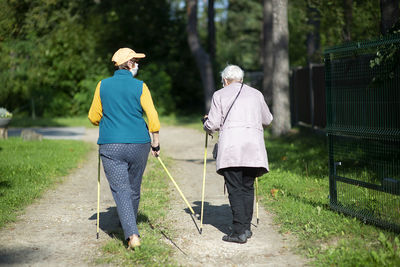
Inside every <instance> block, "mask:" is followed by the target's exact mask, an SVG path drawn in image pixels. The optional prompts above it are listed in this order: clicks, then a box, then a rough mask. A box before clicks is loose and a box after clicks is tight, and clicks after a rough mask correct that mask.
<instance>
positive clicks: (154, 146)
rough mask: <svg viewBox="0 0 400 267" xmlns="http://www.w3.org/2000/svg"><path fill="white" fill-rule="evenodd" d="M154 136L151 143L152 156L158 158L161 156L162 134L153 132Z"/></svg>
mask: <svg viewBox="0 0 400 267" xmlns="http://www.w3.org/2000/svg"><path fill="white" fill-rule="evenodd" d="M151 134H152V137H153V138H152V142H151V154H152V155H153V156H154V157H158V156H159V155H160V134H159V132H153V133H151Z"/></svg>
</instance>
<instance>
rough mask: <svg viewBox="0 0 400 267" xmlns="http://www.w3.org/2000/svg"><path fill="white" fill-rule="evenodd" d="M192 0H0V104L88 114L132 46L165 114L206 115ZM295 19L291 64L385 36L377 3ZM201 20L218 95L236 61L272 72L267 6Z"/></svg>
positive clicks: (25, 112)
mask: <svg viewBox="0 0 400 267" xmlns="http://www.w3.org/2000/svg"><path fill="white" fill-rule="evenodd" d="M190 2H193V1H190V0H187V1H182V0H146V1H144V0H130V1H125V0H113V1H105V0H94V1H84V0H71V1H62V0H1V1H0V69H1V72H0V84H1V85H2V86H1V88H0V106H4V107H5V108H7V109H8V110H10V111H11V112H13V113H14V116H21V117H26V116H31V117H33V118H35V117H57V116H58V117H59V116H64V117H65V116H77V115H85V114H87V111H88V109H89V107H90V104H91V100H92V97H93V93H94V89H95V87H96V84H97V82H98V81H99V80H101V79H103V78H105V77H108V76H111V75H112V73H113V70H114V67H113V65H112V63H111V57H112V55H113V53H114V52H115V51H116V50H117V49H118V48H120V47H130V48H133V49H134V50H135V51H137V52H143V53H145V54H146V55H147V56H146V58H145V59H144V60H142V61H141V62H140V65H139V74H138V79H140V80H144V81H145V82H146V83H147V84H148V86H149V88H150V90H151V92H152V96H153V99H154V102H155V104H156V107H157V109H158V111H159V113H161V114H177V115H180V114H202V113H203V112H205V103H204V102H205V98H204V90H203V88H202V81H201V78H200V76H201V75H200V72H199V69H198V68H196V60H195V58H194V57H193V55H192V53H191V50H190V46H189V44H188V30H187V26H188V15H187V14H188V12H187V10H188V9H187V4H188V3H190ZM210 3H212V6H213V7H214V8H212V11H213V12H214V13H213V14H212V17H213V18H214V20H213V23H214V25H213V26H214V27H215V29H214V32H215V36H212V35H211V36H210V34H209V33H210V32H209V28H210V23H209V19H208V18H209V17H210V12H209V11H210V9H208V5H210ZM346 3H347V5H348V4H349V3H350V8H349V6H346ZM397 5H398V3H397ZM287 18H288V29H289V45H288V47H289V51H288V52H289V53H288V54H289V64H290V67H296V66H305V65H307V64H308V63H310V62H314V63H323V58H322V53H323V50H324V49H325V48H327V47H331V46H334V45H338V44H341V43H343V42H345V41H350V40H364V39H371V38H376V37H377V36H379V35H380V34H381V29H380V27H381V25H380V24H381V12H380V1H378V0H345V1H344V0H329V1H327V0H325V1H324V0H289V1H288V2H287ZM197 19H198V20H197V22H198V24H197V26H196V27H197V30H198V36H199V40H200V45H201V46H202V47H204V49H205V51H206V53H207V55H209V56H210V60H211V63H212V66H213V75H214V81H213V82H214V83H215V88H216V89H218V88H220V87H221V83H220V78H219V72H220V71H221V70H222V69H223V68H224V67H225V66H226V65H227V64H237V65H239V66H241V67H242V68H243V69H244V70H245V72H246V74H250V73H253V72H262V71H263V56H262V54H263V51H264V50H263V47H264V43H263V1H258V0H213V1H210V0H209V1H203V0H200V1H198V9H197ZM350 33H351V35H350ZM350 36H351V37H350ZM210 38H214V39H211V40H210ZM310 40H311V41H310ZM210 41H211V42H210ZM311 44H312V45H311ZM310 47H312V49H311V51H310ZM246 77H247V79H248V77H249V75H246ZM258 89H260V90H263V88H258Z"/></svg>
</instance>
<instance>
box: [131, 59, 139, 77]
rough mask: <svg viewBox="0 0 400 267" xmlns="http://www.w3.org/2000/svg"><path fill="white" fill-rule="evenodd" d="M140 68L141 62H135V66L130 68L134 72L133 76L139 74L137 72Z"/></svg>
mask: <svg viewBox="0 0 400 267" xmlns="http://www.w3.org/2000/svg"><path fill="white" fill-rule="evenodd" d="M138 70H139V64H137V63H136V62H135V67H133V68H132V69H130V70H129V71H130V72H131V73H132V76H133V77H135V76H136V74H137V72H138Z"/></svg>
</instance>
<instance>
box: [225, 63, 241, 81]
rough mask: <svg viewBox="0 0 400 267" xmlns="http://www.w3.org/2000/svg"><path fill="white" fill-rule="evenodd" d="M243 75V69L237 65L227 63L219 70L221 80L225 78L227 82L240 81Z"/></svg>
mask: <svg viewBox="0 0 400 267" xmlns="http://www.w3.org/2000/svg"><path fill="white" fill-rule="evenodd" d="M243 76H244V72H243V70H242V69H241V68H240V67H239V66H236V65H228V66H226V68H225V69H224V70H223V71H222V72H221V78H222V80H224V79H226V80H227V81H229V82H232V81H236V82H242V81H243Z"/></svg>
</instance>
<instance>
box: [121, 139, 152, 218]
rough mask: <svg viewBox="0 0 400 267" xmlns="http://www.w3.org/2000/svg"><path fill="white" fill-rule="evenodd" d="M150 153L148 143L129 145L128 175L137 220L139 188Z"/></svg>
mask: <svg viewBox="0 0 400 267" xmlns="http://www.w3.org/2000/svg"><path fill="white" fill-rule="evenodd" d="M149 152H150V143H146V144H129V153H128V159H127V161H128V173H129V182H130V184H131V188H132V196H131V198H132V205H133V211H134V213H135V218H137V213H138V209H139V202H140V188H141V184H142V177H143V173H144V170H145V169H146V164H147V159H148V156H149Z"/></svg>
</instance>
